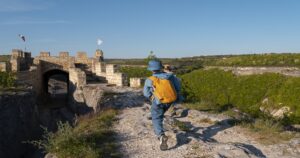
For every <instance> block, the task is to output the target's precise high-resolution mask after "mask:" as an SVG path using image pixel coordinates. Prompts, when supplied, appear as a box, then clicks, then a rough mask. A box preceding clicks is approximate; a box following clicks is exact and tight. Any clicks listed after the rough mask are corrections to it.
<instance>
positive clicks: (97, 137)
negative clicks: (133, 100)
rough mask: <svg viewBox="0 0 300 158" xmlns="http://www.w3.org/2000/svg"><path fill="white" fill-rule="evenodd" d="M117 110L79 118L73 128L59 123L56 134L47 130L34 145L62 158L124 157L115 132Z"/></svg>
mask: <svg viewBox="0 0 300 158" xmlns="http://www.w3.org/2000/svg"><path fill="white" fill-rule="evenodd" d="M116 114H117V111H116V110H112V109H108V110H105V111H103V112H101V113H98V114H90V115H86V116H83V117H80V118H79V119H78V122H77V123H76V125H75V126H74V127H72V126H71V125H70V124H68V123H61V122H60V123H59V124H58V131H57V132H55V133H52V132H48V131H47V130H46V131H45V135H44V139H43V140H39V141H33V142H31V143H33V144H34V145H36V146H38V147H39V148H41V149H44V150H45V151H46V152H47V153H53V154H55V155H56V156H57V157H60V158H69V157H77V158H102V157H103V158H104V157H105V158H106V157H111V158H113V157H121V155H120V153H119V152H118V146H117V143H116V142H115V138H114V132H113V131H112V125H113V121H114V119H115V116H116Z"/></svg>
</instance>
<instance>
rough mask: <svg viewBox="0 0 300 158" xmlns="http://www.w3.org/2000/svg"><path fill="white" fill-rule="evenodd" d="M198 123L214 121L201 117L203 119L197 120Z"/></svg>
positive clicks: (211, 122)
mask: <svg viewBox="0 0 300 158" xmlns="http://www.w3.org/2000/svg"><path fill="white" fill-rule="evenodd" d="M198 122H199V123H207V124H214V123H215V121H212V120H211V119H210V118H203V119H200V120H199V121H198Z"/></svg>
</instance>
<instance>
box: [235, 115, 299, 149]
mask: <svg viewBox="0 0 300 158" xmlns="http://www.w3.org/2000/svg"><path fill="white" fill-rule="evenodd" d="M240 125H241V127H243V129H244V132H245V134H246V135H249V136H251V137H252V138H254V139H255V140H256V141H258V142H260V143H262V144H265V145H271V144H278V143H280V142H283V141H289V140H290V139H292V138H295V137H296V136H297V134H296V133H295V132H289V131H284V130H283V127H282V125H280V124H279V123H276V122H274V121H273V120H261V119H257V120H256V121H255V122H254V123H243V122H242V123H240Z"/></svg>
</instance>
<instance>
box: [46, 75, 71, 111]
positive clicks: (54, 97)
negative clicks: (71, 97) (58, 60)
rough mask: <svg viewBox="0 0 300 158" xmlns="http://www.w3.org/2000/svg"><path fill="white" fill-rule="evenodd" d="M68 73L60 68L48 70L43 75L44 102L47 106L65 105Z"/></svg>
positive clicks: (67, 90) (67, 91) (67, 92)
mask: <svg viewBox="0 0 300 158" xmlns="http://www.w3.org/2000/svg"><path fill="white" fill-rule="evenodd" d="M68 87H69V73H68V72H65V71H62V70H58V69H55V70H50V71H47V72H46V73H44V75H43V89H44V95H45V101H46V102H45V104H46V105H47V106H48V107H61V106H66V105H67V101H68V94H69V88H68Z"/></svg>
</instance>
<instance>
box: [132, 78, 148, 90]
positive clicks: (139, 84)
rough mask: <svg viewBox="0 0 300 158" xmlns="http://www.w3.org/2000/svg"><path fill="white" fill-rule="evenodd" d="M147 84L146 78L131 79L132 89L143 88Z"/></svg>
mask: <svg viewBox="0 0 300 158" xmlns="http://www.w3.org/2000/svg"><path fill="white" fill-rule="evenodd" d="M144 82H145V79H144V78H130V84H129V85H130V87H134V88H139V87H142V86H143V84H144Z"/></svg>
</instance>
